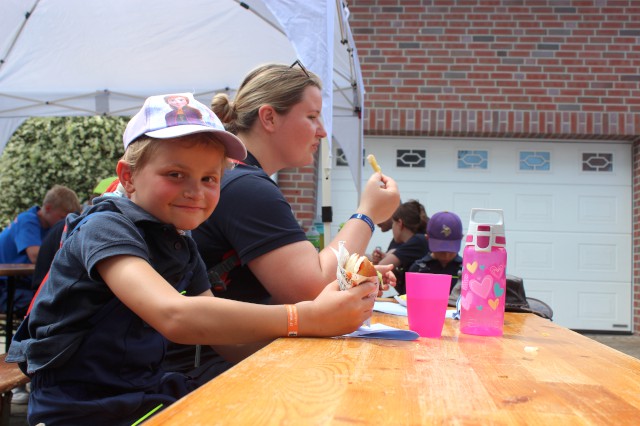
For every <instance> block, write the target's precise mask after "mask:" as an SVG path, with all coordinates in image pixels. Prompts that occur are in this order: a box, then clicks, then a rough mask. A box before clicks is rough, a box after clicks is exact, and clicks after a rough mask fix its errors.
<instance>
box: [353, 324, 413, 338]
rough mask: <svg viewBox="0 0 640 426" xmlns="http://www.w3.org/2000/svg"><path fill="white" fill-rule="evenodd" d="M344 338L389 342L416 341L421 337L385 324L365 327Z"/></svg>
mask: <svg viewBox="0 0 640 426" xmlns="http://www.w3.org/2000/svg"><path fill="white" fill-rule="evenodd" d="M344 337H364V338H367V339H388V340H416V339H418V338H419V337H420V335H419V334H418V333H416V332H415V331H411V330H401V329H399V328H394V327H389V326H388V325H384V324H371V325H370V326H366V325H363V326H361V327H360V328H359V329H357V330H356V331H354V332H353V333H349V334H345V335H344Z"/></svg>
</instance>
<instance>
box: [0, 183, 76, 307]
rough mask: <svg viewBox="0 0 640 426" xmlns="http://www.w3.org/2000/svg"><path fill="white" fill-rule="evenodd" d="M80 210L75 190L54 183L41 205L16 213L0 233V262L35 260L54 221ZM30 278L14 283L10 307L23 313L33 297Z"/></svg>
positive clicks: (2, 293) (3, 291)
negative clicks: (12, 305)
mask: <svg viewBox="0 0 640 426" xmlns="http://www.w3.org/2000/svg"><path fill="white" fill-rule="evenodd" d="M77 211H80V201H79V200H78V196H77V195H76V193H75V192H74V191H73V190H71V189H69V188H67V187H66V186H62V185H54V186H53V187H52V188H51V189H50V190H49V191H47V193H46V195H45V196H44V199H43V200H42V207H38V206H33V207H31V208H30V209H29V210H27V211H25V212H22V213H20V214H18V216H17V217H16V218H15V219H14V220H13V222H11V224H9V226H7V227H6V228H5V229H4V230H3V231H2V233H0V263H36V259H37V258H38V253H39V252H40V246H41V245H42V240H43V239H44V238H45V237H46V235H47V234H48V233H49V230H50V229H51V227H52V226H53V225H55V224H56V223H57V222H60V221H62V219H64V218H65V217H66V216H67V214H69V213H72V212H77ZM5 279H6V278H4V277H0V311H2V312H4V310H5V307H6V299H7V286H6V285H4V283H3V282H2V281H3V280H5ZM31 282H32V280H31V278H30V277H28V278H23V279H21V281H20V282H19V283H18V285H17V286H16V293H15V296H14V303H15V305H14V309H15V312H16V314H17V315H20V314H23V313H24V312H25V311H26V308H27V307H28V306H29V303H31V299H32V297H33V292H34V291H33V289H32V284H31Z"/></svg>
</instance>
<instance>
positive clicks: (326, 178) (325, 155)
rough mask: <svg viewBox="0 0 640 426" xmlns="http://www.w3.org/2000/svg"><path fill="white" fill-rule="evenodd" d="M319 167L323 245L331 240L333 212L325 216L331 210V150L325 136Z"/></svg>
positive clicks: (321, 147)
mask: <svg viewBox="0 0 640 426" xmlns="http://www.w3.org/2000/svg"><path fill="white" fill-rule="evenodd" d="M320 163H321V164H320V167H321V168H322V210H323V214H322V222H323V224H324V245H325V247H326V246H327V245H328V244H329V243H330V242H331V222H332V220H333V217H332V216H333V214H331V215H329V216H330V217H326V216H327V215H325V214H324V212H325V210H328V211H331V152H330V148H329V141H328V140H327V138H324V139H322V144H321V145H320Z"/></svg>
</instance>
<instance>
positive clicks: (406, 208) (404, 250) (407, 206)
mask: <svg viewBox="0 0 640 426" xmlns="http://www.w3.org/2000/svg"><path fill="white" fill-rule="evenodd" d="M391 217H392V220H393V224H392V227H391V230H392V231H393V239H394V241H396V242H397V243H399V244H400V246H398V247H397V248H396V249H395V250H394V251H393V252H391V253H387V254H386V255H385V257H384V258H382V260H380V262H378V265H389V264H392V265H394V267H395V269H394V271H393V272H394V273H395V275H396V278H397V282H396V291H397V292H398V293H399V294H405V293H406V290H405V282H404V273H405V272H406V271H407V270H408V269H409V267H410V266H411V265H412V264H413V262H415V261H416V260H418V259H420V258H421V257H423V256H424V255H426V254H427V253H428V252H429V242H428V240H427V236H426V235H425V234H426V230H427V222H429V217H428V216H427V212H426V211H425V208H424V206H423V205H422V204H420V203H419V202H418V201H416V200H409V201H407V202H406V203H402V204H401V205H400V207H398V208H397V209H396V211H395V212H394V213H393V216H391Z"/></svg>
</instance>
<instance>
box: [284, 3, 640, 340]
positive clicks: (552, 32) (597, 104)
mask: <svg viewBox="0 0 640 426" xmlns="http://www.w3.org/2000/svg"><path fill="white" fill-rule="evenodd" d="M348 5H349V10H350V12H351V16H350V25H351V29H352V31H353V33H354V38H355V41H356V47H357V49H358V55H359V58H360V62H361V66H362V73H363V79H364V85H365V91H366V94H365V123H364V128H365V134H366V135H416V136H461V137H464V136H467V137H471V136H474V137H478V136H480V137H494V138H495V137H511V138H513V137H527V138H544V139H556V140H557V139H597V140H603V139H604V140H607V139H609V140H628V141H632V140H633V141H636V142H635V143H634V177H633V179H634V181H633V192H634V195H633V197H634V200H633V209H634V210H633V212H634V213H633V224H634V225H633V232H634V236H633V247H634V253H635V255H634V258H633V259H634V261H633V262H634V271H633V277H634V302H633V306H634V329H635V330H636V332H637V333H640V152H639V151H640V141H639V137H640V1H633V0H625V1H621V0H582V1H572V0H350V1H348ZM305 173H306V175H307V176H300V177H296V178H295V179H294V175H295V173H289V172H285V173H283V175H285V177H286V179H283V178H281V179H280V182H281V185H285V184H286V185H291V188H289V186H285V189H284V190H285V194H287V196H289V197H291V202H292V205H293V206H294V211H296V214H297V215H298V217H299V218H300V219H302V220H304V221H305V226H308V225H307V224H308V223H311V220H313V218H312V216H313V212H314V211H315V198H314V197H315V192H312V190H311V188H310V187H309V186H307V185H312V182H315V180H313V179H316V177H315V176H316V175H315V174H314V173H316V172H315V171H314V170H309V169H307V170H306V172H305ZM312 174H314V177H313V178H311V177H310V176H311V175H312ZM289 175H290V176H289ZM312 186H313V185H312ZM307 190H308V192H307ZM303 199H305V200H307V201H309V202H311V199H313V207H310V205H306V204H300V200H303ZM307 221H308V222H307Z"/></svg>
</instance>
